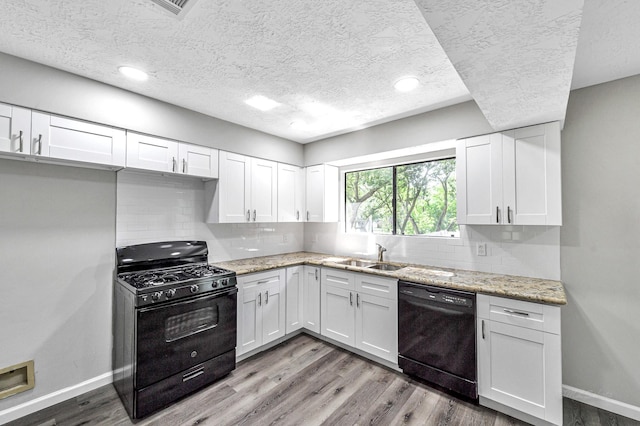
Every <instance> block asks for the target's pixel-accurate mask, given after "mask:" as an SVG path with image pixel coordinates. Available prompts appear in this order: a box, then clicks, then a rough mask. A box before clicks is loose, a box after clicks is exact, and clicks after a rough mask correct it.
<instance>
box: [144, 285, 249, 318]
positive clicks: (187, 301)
mask: <svg viewBox="0 0 640 426" xmlns="http://www.w3.org/2000/svg"><path fill="white" fill-rule="evenodd" d="M237 292H238V287H231V288H229V289H226V290H222V291H219V292H216V293H206V294H203V295H201V296H197V297H194V298H188V299H185V300H177V301H175V302H174V303H162V304H160V305H155V306H154V305H151V306H146V307H144V308H142V309H140V311H139V312H140V314H144V313H146V312H149V311H155V310H158V309H165V308H166V307H167V306H181V305H187V304H191V303H193V302H195V301H199V300H202V299H207V298H209V299H217V298H220V297H224V296H231V295H232V294H236V293H237Z"/></svg>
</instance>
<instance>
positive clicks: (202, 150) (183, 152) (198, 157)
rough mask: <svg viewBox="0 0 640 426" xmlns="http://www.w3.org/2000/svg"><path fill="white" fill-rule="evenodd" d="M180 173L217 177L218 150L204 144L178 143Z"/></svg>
mask: <svg viewBox="0 0 640 426" xmlns="http://www.w3.org/2000/svg"><path fill="white" fill-rule="evenodd" d="M178 160H179V161H178V164H179V167H180V173H182V174H185V175H189V176H200V177H204V178H217V177H218V150H217V149H212V148H208V147H206V146H200V145H192V144H188V143H180V144H179V145H178Z"/></svg>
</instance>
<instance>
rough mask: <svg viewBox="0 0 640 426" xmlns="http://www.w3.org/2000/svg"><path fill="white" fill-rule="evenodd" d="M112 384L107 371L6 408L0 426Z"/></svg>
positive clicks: (1, 412) (111, 378)
mask: <svg viewBox="0 0 640 426" xmlns="http://www.w3.org/2000/svg"><path fill="white" fill-rule="evenodd" d="M112 382H113V373H112V372H111V371H109V372H108V373H104V374H101V375H100V376H97V377H94V378H92V379H89V380H86V381H84V382H82V383H78V384H77V385H73V386H69V387H67V388H64V389H60V390H57V391H55V392H51V393H50V394H47V395H43V396H41V397H39V398H36V399H33V400H31V401H27V402H24V403H22V404H20V405H16V406H15V407H11V408H7V409H6V410H3V411H0V425H3V424H5V423H9V422H11V421H13V420H17V419H19V418H21V417H24V416H26V415H29V414H32V413H35V412H36V411H40V410H42V409H44V408H47V407H51V406H52V405H55V404H58V403H60V402H63V401H66V400H67V399H71V398H75V397H76V396H79V395H82V394H83V393H86V392H89V391H92V390H94V389H97V388H99V387H101V386H104V385H108V384H109V383H112Z"/></svg>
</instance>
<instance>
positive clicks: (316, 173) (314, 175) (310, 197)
mask: <svg viewBox="0 0 640 426" xmlns="http://www.w3.org/2000/svg"><path fill="white" fill-rule="evenodd" d="M306 175H307V179H306V187H307V191H306V193H307V203H306V205H307V211H306V213H305V219H306V220H307V221H308V222H322V221H323V220H324V214H323V211H324V166H322V165H318V166H311V167H307V173H306Z"/></svg>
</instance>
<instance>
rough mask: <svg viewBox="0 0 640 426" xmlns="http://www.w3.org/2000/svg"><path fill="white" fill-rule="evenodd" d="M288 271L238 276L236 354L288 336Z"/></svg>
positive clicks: (280, 270) (278, 270) (281, 270)
mask: <svg viewBox="0 0 640 426" xmlns="http://www.w3.org/2000/svg"><path fill="white" fill-rule="evenodd" d="M285 294H286V290H285V270H284V269H277V270H273V271H268V272H261V273H258V274H251V275H244V276H240V277H238V343H237V355H242V354H244V353H247V352H249V351H252V350H254V349H257V348H259V347H260V346H262V345H265V344H267V343H269V342H272V341H274V340H276V339H278V338H280V337H283V336H284V335H285V328H286V321H285V318H286V302H285Z"/></svg>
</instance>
